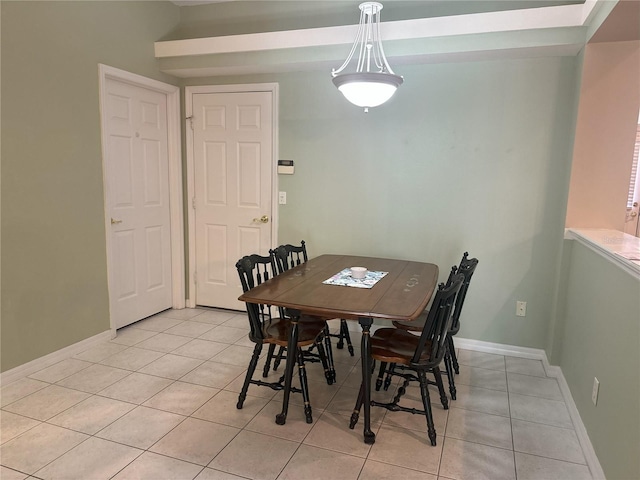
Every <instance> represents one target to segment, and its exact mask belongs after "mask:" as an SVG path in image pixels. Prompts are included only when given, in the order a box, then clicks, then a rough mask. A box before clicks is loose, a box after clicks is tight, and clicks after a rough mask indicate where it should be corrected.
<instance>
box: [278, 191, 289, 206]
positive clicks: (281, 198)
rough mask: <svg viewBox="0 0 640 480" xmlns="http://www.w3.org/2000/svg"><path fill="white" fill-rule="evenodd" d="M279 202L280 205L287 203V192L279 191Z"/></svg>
mask: <svg viewBox="0 0 640 480" xmlns="http://www.w3.org/2000/svg"><path fill="white" fill-rule="evenodd" d="M278 204H280V205H286V204H287V192H278Z"/></svg>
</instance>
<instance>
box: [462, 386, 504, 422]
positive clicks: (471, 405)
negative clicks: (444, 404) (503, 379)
mask: <svg viewBox="0 0 640 480" xmlns="http://www.w3.org/2000/svg"><path fill="white" fill-rule="evenodd" d="M456 389H457V395H456V400H455V401H454V402H455V406H456V408H465V409H467V410H475V411H477V412H483V413H489V414H492V415H502V416H503V417H508V416H509V396H508V394H507V392H500V391H498V390H489V389H487V388H480V387H472V386H469V385H458V386H457V387H456ZM454 402H452V403H454Z"/></svg>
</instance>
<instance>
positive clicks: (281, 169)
mask: <svg viewBox="0 0 640 480" xmlns="http://www.w3.org/2000/svg"><path fill="white" fill-rule="evenodd" d="M293 170H294V167H293V160H278V173H280V174H283V175H293Z"/></svg>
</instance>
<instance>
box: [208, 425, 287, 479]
mask: <svg viewBox="0 0 640 480" xmlns="http://www.w3.org/2000/svg"><path fill="white" fill-rule="evenodd" d="M298 445H299V444H298V443H296V442H290V441H288V440H283V439H281V438H275V437H270V436H268V435H262V434H260V433H254V432H247V431H242V432H240V433H239V434H238V435H237V436H236V437H235V438H234V439H233V440H232V441H231V443H229V445H227V447H226V448H225V449H224V450H222V452H220V453H219V454H218V456H216V458H214V459H213V461H212V462H211V463H210V464H209V467H211V468H214V469H216V470H221V471H223V472H227V473H232V474H234V475H240V476H243V477H246V478H251V479H255V480H274V479H275V478H276V477H277V476H278V475H279V474H280V472H281V471H282V469H283V468H284V467H285V465H286V464H287V462H288V461H289V460H290V459H291V457H292V456H293V454H294V452H295V451H296V449H297V448H298Z"/></svg>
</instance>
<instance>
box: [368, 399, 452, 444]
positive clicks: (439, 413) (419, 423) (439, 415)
mask: <svg viewBox="0 0 640 480" xmlns="http://www.w3.org/2000/svg"><path fill="white" fill-rule="evenodd" d="M403 400H404V401H403ZM400 405H403V406H405V407H407V408H415V409H418V410H423V409H424V407H423V405H422V400H418V399H412V400H407V399H404V398H403V399H402V400H401V401H400ZM377 410H379V408H378V409H377ZM431 415H432V416H433V424H434V426H435V428H436V434H437V435H438V436H444V432H445V428H446V425H447V419H448V416H449V410H445V409H444V408H442V405H439V404H434V403H433V401H432V403H431ZM360 418H362V413H361V414H360ZM382 423H383V424H384V425H389V426H393V427H400V428H408V429H410V430H416V431H417V432H422V433H426V432H427V417H426V415H420V414H411V413H408V412H386V414H385V416H384V420H383V421H382Z"/></svg>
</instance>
